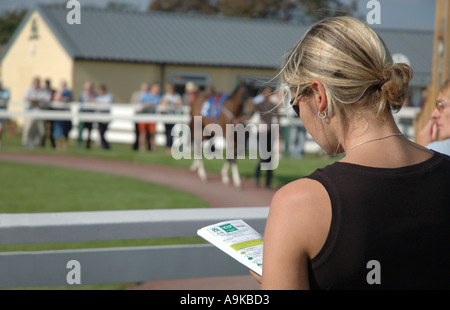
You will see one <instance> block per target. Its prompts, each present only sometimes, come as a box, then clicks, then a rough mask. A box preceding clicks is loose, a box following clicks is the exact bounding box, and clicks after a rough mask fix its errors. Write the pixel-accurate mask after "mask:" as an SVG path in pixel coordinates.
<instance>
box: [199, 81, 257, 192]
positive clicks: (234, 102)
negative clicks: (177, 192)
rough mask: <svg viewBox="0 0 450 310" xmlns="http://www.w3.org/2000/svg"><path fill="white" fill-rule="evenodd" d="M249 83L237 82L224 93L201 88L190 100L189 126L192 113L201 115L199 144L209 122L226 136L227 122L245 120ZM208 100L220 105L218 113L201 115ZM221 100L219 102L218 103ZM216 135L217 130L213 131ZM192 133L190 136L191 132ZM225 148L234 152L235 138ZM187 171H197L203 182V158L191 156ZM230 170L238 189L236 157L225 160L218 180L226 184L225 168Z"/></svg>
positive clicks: (247, 117)
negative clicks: (190, 163)
mask: <svg viewBox="0 0 450 310" xmlns="http://www.w3.org/2000/svg"><path fill="white" fill-rule="evenodd" d="M253 92H254V90H253V86H252V85H251V84H246V83H239V85H238V86H237V87H236V88H235V89H234V91H233V92H232V93H231V94H230V95H229V96H228V95H227V94H216V93H215V92H214V90H213V89H212V88H207V89H206V90H205V91H203V92H201V93H199V94H198V97H197V99H196V100H195V101H194V102H193V104H192V106H191V129H194V128H195V126H194V118H195V116H201V117H202V118H201V119H202V139H201V144H203V142H204V141H205V140H206V139H207V138H208V137H207V136H204V135H203V130H204V128H205V127H206V126H207V125H209V124H217V125H218V126H220V128H221V129H222V130H221V132H219V134H220V133H222V134H223V135H224V136H223V137H227V130H228V129H227V124H232V125H236V124H238V123H243V122H244V121H245V120H247V119H249V118H250V116H251V115H249V113H244V112H245V111H246V107H249V106H251V104H249V100H251V98H252V95H253ZM208 100H210V106H211V104H214V102H216V103H218V106H219V107H220V110H219V112H214V111H213V113H212V116H204V115H205V110H208V108H206V109H205V103H207V102H208ZM220 101H222V102H220ZM202 110H203V111H202ZM215 135H216V136H217V132H215ZM192 136H193V135H192ZM194 143H200V141H194ZM226 143H228V144H227V147H232V148H233V149H234V151H235V153H236V147H237V144H236V141H235V140H234V139H233V141H226ZM201 147H202V145H197V148H198V149H199V148H201ZM190 169H191V171H194V172H195V171H197V173H198V176H199V177H200V179H201V180H202V181H203V182H206V181H207V176H206V172H205V168H204V165H203V159H194V162H193V163H192V165H191V168H190ZM230 169H231V175H232V180H233V184H234V186H235V187H236V188H238V189H240V188H241V187H242V182H241V178H240V175H239V169H238V165H237V162H236V157H233V158H232V159H226V160H225V162H224V164H223V166H222V169H221V179H222V182H223V183H224V184H228V183H229V171H230Z"/></svg>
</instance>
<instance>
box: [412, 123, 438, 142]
mask: <svg viewBox="0 0 450 310" xmlns="http://www.w3.org/2000/svg"><path fill="white" fill-rule="evenodd" d="M438 134H439V129H438V126H437V124H436V123H435V122H434V121H433V120H429V121H428V123H427V124H426V125H425V127H423V128H422V130H421V131H420V132H419V134H418V135H417V143H418V144H420V145H422V146H427V145H428V144H430V143H431V142H434V141H437V140H438Z"/></svg>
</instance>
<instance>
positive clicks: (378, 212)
mask: <svg viewBox="0 0 450 310" xmlns="http://www.w3.org/2000/svg"><path fill="white" fill-rule="evenodd" d="M308 178H310V179H313V180H317V181H319V182H320V183H321V184H322V185H323V186H324V187H325V189H326V190H327V192H328V195H329V197H330V199H331V205H332V220H331V227H330V231H329V235H328V237H327V240H326V242H325V244H324V247H323V248H322V249H321V251H320V252H319V254H318V255H317V256H316V257H314V258H313V259H312V260H311V261H310V262H309V277H310V285H311V289H450V157H449V156H447V155H443V154H440V153H435V154H434V155H433V156H432V157H431V158H430V159H428V160H426V161H424V162H422V163H419V164H416V165H412V166H407V167H401V168H396V169H387V168H373V167H365V166H360V165H355V164H349V163H341V162H336V163H334V164H332V165H330V166H327V167H325V168H324V169H318V170H317V171H315V172H314V173H313V174H311V175H310V176H308Z"/></svg>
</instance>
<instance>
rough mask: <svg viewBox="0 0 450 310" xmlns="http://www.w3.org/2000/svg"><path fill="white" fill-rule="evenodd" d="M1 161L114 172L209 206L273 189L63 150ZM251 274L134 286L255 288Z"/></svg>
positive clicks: (258, 199) (259, 197)
mask: <svg viewBox="0 0 450 310" xmlns="http://www.w3.org/2000/svg"><path fill="white" fill-rule="evenodd" d="M0 160H1V161H10V162H19V163H31V164H37V165H47V166H54V167H65V168H72V169H79V170H88V171H94V172H102V173H110V174H114V175H120V176H126V177H132V178H136V179H139V180H143V181H148V182H153V183H158V184H161V185H166V186H169V187H171V188H175V189H179V190H183V191H186V192H190V193H192V194H194V195H196V196H198V197H200V198H202V199H204V200H205V201H206V202H208V203H209V204H210V205H211V206H212V207H215V208H225V207H263V206H269V205H270V201H271V199H272V196H273V194H274V193H275V190H267V189H265V188H263V187H262V188H256V187H255V186H254V185H253V183H252V182H251V180H243V187H242V189H241V190H238V189H236V188H234V187H233V186H231V185H228V186H227V185H224V184H222V183H221V180H220V176H219V175H217V174H213V173H208V182H206V183H203V182H201V181H200V179H199V178H198V177H197V175H196V174H195V173H193V172H191V171H188V170H186V169H180V168H174V167H166V166H157V165H151V164H141V163H131V162H123V161H117V160H109V159H99V158H92V157H84V156H71V155H63V154H33V153H4V152H0ZM257 288H258V285H257V284H256V281H255V280H254V279H253V278H252V277H251V276H239V277H221V278H204V279H184V280H168V281H154V282H149V283H145V284H143V285H140V286H138V287H136V288H135V289H167V290H169V289H175V290H176V289H179V290H182V289H198V290H201V289H209V290H211V289H257Z"/></svg>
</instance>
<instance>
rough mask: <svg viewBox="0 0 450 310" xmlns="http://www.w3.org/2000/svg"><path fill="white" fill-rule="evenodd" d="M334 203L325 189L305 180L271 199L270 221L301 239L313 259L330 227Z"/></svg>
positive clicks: (288, 187)
mask: <svg viewBox="0 0 450 310" xmlns="http://www.w3.org/2000/svg"><path fill="white" fill-rule="evenodd" d="M331 214H332V212H331V201H330V198H329V196H328V193H327V191H326V189H325V188H324V187H323V185H322V184H321V183H320V182H318V181H316V180H312V179H308V178H302V179H299V180H296V181H293V182H291V183H289V184H287V185H285V186H283V187H282V188H281V189H279V190H278V191H277V192H276V194H275V195H274V197H273V199H272V203H271V206H270V213H269V217H270V218H271V221H272V222H276V223H273V224H275V225H276V226H279V225H280V226H281V225H286V226H287V227H290V228H291V233H293V234H294V235H297V236H302V238H304V240H305V241H307V242H305V243H304V246H305V250H306V252H307V253H308V256H309V257H310V258H312V257H314V256H315V255H316V254H317V253H318V252H319V251H320V249H321V248H322V246H323V244H324V243H325V240H326V238H327V236H328V232H329V229H330V224H331Z"/></svg>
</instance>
